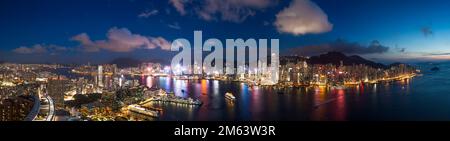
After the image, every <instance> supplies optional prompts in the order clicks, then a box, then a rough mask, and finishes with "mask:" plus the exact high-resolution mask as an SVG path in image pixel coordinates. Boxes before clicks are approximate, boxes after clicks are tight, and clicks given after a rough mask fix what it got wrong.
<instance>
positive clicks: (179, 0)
mask: <svg viewBox="0 0 450 141" xmlns="http://www.w3.org/2000/svg"><path fill="white" fill-rule="evenodd" d="M186 2H187V0H170V3H171V4H172V5H173V7H175V9H176V10H177V11H178V13H180V14H181V15H186V10H185V9H184V5H185V3H186Z"/></svg>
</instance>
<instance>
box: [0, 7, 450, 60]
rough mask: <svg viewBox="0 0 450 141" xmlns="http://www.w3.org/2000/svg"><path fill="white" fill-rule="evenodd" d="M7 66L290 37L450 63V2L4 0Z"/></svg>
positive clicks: (284, 43) (0, 34) (289, 43)
mask: <svg viewBox="0 0 450 141" xmlns="http://www.w3.org/2000/svg"><path fill="white" fill-rule="evenodd" d="M0 19H2V20H1V22H0V55H1V56H0V60H1V61H8V62H18V63H87V62H92V63H105V62H108V61H110V60H112V59H114V58H119V57H131V58H136V59H141V60H169V59H170V57H168V56H170V55H173V54H175V53H176V52H170V51H168V49H170V43H171V41H173V40H174V39H177V38H187V39H189V40H191V43H192V44H193V40H192V38H193V32H194V31H195V30H202V31H203V36H204V39H206V38H218V39H220V40H222V41H223V42H224V41H225V39H227V38H232V39H237V38H243V39H248V38H255V39H260V38H267V39H273V38H278V39H280V48H281V49H282V51H283V54H286V55H289V54H298V55H307V56H309V55H317V54H320V53H324V52H328V51H340V52H344V53H346V54H356V55H361V56H363V57H365V58H367V59H370V60H373V61H377V62H384V63H389V62H420V61H443V60H449V59H450V40H449V39H448V37H450V1H448V0H364V1H362V0H227V1H226V0H168V1H165V0H76V1H75V0H2V1H0Z"/></svg>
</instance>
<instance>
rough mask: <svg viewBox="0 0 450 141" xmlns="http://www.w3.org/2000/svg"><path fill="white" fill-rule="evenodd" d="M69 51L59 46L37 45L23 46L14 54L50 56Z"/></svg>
mask: <svg viewBox="0 0 450 141" xmlns="http://www.w3.org/2000/svg"><path fill="white" fill-rule="evenodd" d="M67 50H69V49H68V48H66V47H63V46H57V45H46V44H35V45H33V46H32V47H26V46H21V47H19V48H16V49H14V50H13V52H14V53H18V54H47V53H49V54H50V55H54V54H57V53H59V52H63V51H67Z"/></svg>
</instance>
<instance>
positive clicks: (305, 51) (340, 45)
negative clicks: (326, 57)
mask: <svg viewBox="0 0 450 141" xmlns="http://www.w3.org/2000/svg"><path fill="white" fill-rule="evenodd" d="M389 48H390V47H387V46H384V45H381V44H380V42H378V41H376V40H375V41H372V42H371V43H370V44H369V45H368V46H363V45H360V44H358V43H351V42H347V41H344V40H336V41H334V42H331V43H325V44H321V45H313V46H304V47H297V48H292V49H289V50H288V51H289V53H294V54H298V55H304V56H311V55H319V54H323V53H327V52H331V51H336V52H342V53H345V54H358V55H363V54H382V53H386V52H387V51H389Z"/></svg>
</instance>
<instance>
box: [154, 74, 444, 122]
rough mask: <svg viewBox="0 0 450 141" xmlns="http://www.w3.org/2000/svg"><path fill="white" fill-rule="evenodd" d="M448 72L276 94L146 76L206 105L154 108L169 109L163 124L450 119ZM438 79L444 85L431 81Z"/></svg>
mask: <svg viewBox="0 0 450 141" xmlns="http://www.w3.org/2000/svg"><path fill="white" fill-rule="evenodd" d="M448 72H450V71H448ZM443 74H444V73H438V74H426V75H424V76H419V77H416V78H413V79H406V80H402V81H396V82H390V83H379V84H366V85H357V86H350V87H347V88H345V89H334V88H329V87H309V88H286V89H282V90H277V89H274V88H271V87H262V86H259V87H257V86H253V87H249V86H248V85H246V84H244V83H238V82H223V81H216V80H176V79H173V78H170V77H160V78H146V79H145V80H147V81H146V82H145V85H147V86H149V87H158V88H163V89H165V90H167V91H173V92H174V93H175V94H176V95H177V96H182V97H192V98H199V99H200V100H201V101H202V102H203V103H204V104H203V105H202V106H201V107H193V106H185V105H176V104H154V105H153V106H156V107H161V108H163V109H164V114H163V115H162V117H161V118H160V120H214V121H216V120H265V121H266V120H269V121H273V120H294V121H298V120H338V121H341V120H450V95H448V94H450V88H448V87H447V85H448V81H450V80H448V79H449V78H450V77H447V78H446V79H443V78H442V77H436V75H443ZM445 76H448V74H447V73H445ZM149 80H151V81H149ZM433 81H438V82H440V83H436V82H435V83H429V82H433ZM182 90H184V93H183V92H182ZM280 91H282V92H283V93H279V92H280ZM226 92H231V93H233V94H234V95H235V96H236V98H237V100H236V101H235V102H234V103H233V102H230V101H228V100H226V99H225V97H224V95H225V93H226Z"/></svg>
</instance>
